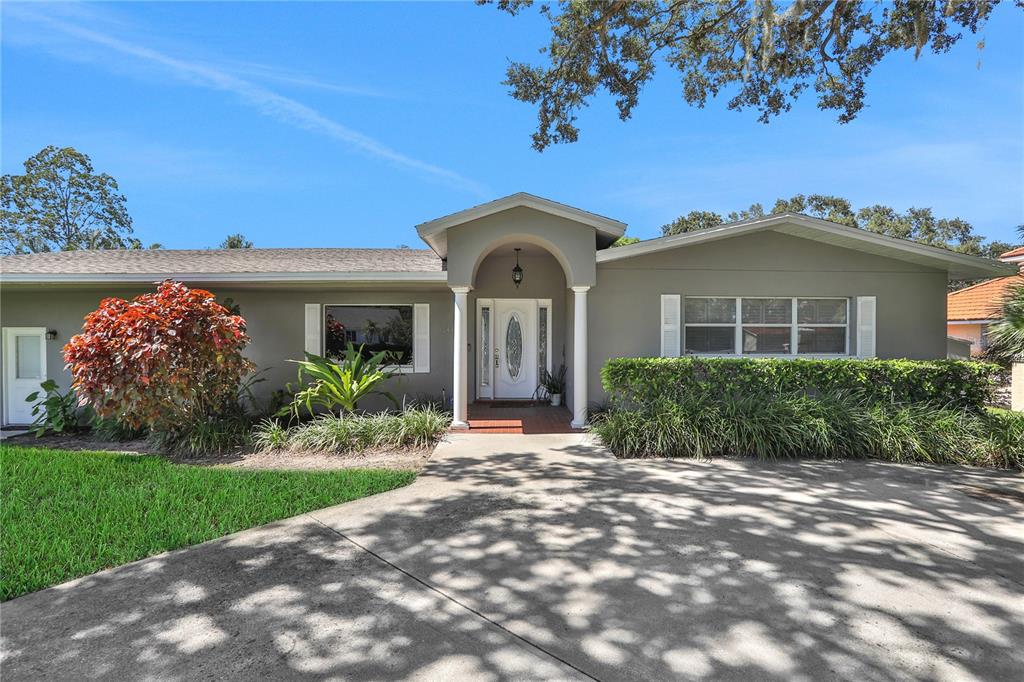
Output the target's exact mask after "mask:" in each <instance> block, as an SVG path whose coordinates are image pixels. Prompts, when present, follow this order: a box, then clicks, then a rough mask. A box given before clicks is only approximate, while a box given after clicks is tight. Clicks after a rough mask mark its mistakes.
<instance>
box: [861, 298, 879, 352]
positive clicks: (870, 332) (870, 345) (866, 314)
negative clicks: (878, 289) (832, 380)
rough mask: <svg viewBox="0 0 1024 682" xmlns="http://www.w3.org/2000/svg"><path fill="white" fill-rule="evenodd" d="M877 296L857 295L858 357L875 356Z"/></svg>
mask: <svg viewBox="0 0 1024 682" xmlns="http://www.w3.org/2000/svg"><path fill="white" fill-rule="evenodd" d="M875 318H876V315H875V297H874V296H858V297H857V357H859V358H873V357H875V354H876V353H875Z"/></svg>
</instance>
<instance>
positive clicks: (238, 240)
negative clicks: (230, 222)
mask: <svg viewBox="0 0 1024 682" xmlns="http://www.w3.org/2000/svg"><path fill="white" fill-rule="evenodd" d="M220 248H222V249H251V248H252V242H251V241H249V240H248V239H246V238H245V235H244V234H242V233H241V232H238V233H236V234H229V235H228V236H227V237H224V241H222V242H221V243H220Z"/></svg>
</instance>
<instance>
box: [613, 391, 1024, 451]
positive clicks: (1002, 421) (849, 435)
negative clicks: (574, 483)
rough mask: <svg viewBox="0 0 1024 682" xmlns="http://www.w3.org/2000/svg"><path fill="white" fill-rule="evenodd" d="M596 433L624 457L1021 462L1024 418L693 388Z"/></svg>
mask: <svg viewBox="0 0 1024 682" xmlns="http://www.w3.org/2000/svg"><path fill="white" fill-rule="evenodd" d="M593 428H594V430H595V431H596V432H597V434H598V435H600V437H601V439H602V440H603V441H604V443H605V445H607V446H608V447H609V448H610V449H611V450H612V451H613V452H614V453H615V454H616V455H618V456H620V457H707V456H735V455H739V456H751V457H758V458H764V459H775V458H782V457H868V458H874V459H882V460H887V461H893V462H931V463H937V464H942V463H956V464H973V465H987V466H1001V467H1016V468H1024V415H1021V414H1014V413H1009V412H985V411H982V412H977V411H973V410H967V409H961V408H949V407H941V406H936V405H934V404H928V403H917V404H904V405H901V404H893V403H884V402H871V401H869V400H866V399H865V398H864V397H863V396H859V395H857V394H854V393H833V394H823V395H819V396H809V395H807V394H803V393H798V394H790V395H782V396H773V395H753V394H744V395H736V394H729V395H725V396H719V397H718V398H717V399H711V398H710V397H708V396H707V395H706V394H704V395H701V394H696V395H693V396H689V397H685V398H683V399H681V400H678V401H673V400H667V399H659V400H654V401H650V402H648V403H645V404H642V405H638V406H634V407H631V408H625V409H624V408H615V409H611V410H609V411H608V412H605V413H603V414H602V415H601V416H600V418H599V419H597V420H596V422H595V423H594V426H593Z"/></svg>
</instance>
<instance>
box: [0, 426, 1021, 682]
mask: <svg viewBox="0 0 1024 682" xmlns="http://www.w3.org/2000/svg"><path fill="white" fill-rule="evenodd" d="M1022 562H1024V481H1022V478H1021V477H1020V476H1018V475H1013V474H1010V473H1005V472H991V471H981V470H969V469H958V468H950V467H942V468H939V467H934V468H932V467H908V466H897V465H887V464H880V463H867V462H847V463H829V462H802V463H779V464H764V463H758V462H752V461H721V460H719V461H713V462H692V461H617V460H615V459H613V458H611V457H610V456H609V455H608V454H607V453H605V452H604V451H603V450H601V449H600V448H597V447H594V446H592V445H590V444H589V442H588V441H587V436H585V435H582V434H567V435H547V436H499V435H490V436H480V435H472V434H466V435H455V436H452V438H451V441H450V442H446V443H444V444H442V445H441V446H440V447H439V448H438V451H437V453H436V454H435V458H434V459H433V460H432V461H431V463H430V464H429V465H428V466H427V468H426V470H425V471H424V472H423V475H422V476H421V477H420V478H419V479H418V480H417V482H416V483H414V484H413V485H412V486H409V487H408V488H404V489H402V490H398V491H393V492H391V493H386V494H383V495H379V496H377V497H373V498H367V499H364V500H359V501H356V502H353V503H350V504H346V505H342V506H338V507H333V508H329V509H324V510H321V511H319V512H316V513H314V514H308V515H305V516H301V517H297V518H294V519H290V520H287V521H283V522H280V523H275V524H271V525H269V526H265V527H262V528H257V529H253V530H250V531H245V532H242V533H238V534H236V535H233V536H229V537H227V538H224V539H222V540H217V541H213V542H209V543H206V544H203V545H199V546H196V547H193V548H189V549H185V550H181V551H177V552H172V553H169V554H164V555H161V556H157V557H153V558H150V559H146V560H143V561H139V562H136V563H134V564H130V565H128V566H124V567H121V568H118V569H114V570H111V571H106V572H103V573H100V574H97V575H94V576H90V577H87V578H83V579H81V580H78V581H75V582H73V583H68V584H67V585H63V586H60V587H57V588H53V589H50V590H46V591H43V592H39V593H36V594H33V595H28V596H26V597H22V598H20V599H17V600H14V601H12V602H9V603H7V604H4V605H3V607H2V611H3V613H2V617H3V621H2V627H3V651H4V655H5V660H4V662H3V676H4V680H5V682H6V681H7V680H15V679H28V678H42V677H46V678H82V677H84V678H97V677H105V678H111V679H114V678H117V679H125V678H130V679H162V680H173V679H195V678H242V677H245V678H249V679H260V678H303V677H310V678H314V677H315V678H327V677H329V678H335V679H400V678H401V679H404V678H419V679H445V680H446V681H448V682H452V681H454V680H461V679H474V680H486V679H502V678H504V679H510V678H518V679H575V678H583V679H586V678H588V677H591V678H598V679H602V680H612V679H615V680H621V679H635V680H655V679H680V678H691V677H693V678H704V677H708V678H721V679H772V678H774V679H786V680H819V679H834V678H842V679H857V680H876V679H897V678H898V679H908V678H916V679H930V680H931V679H956V680H965V679H1011V678H1019V676H1020V672H1021V670H1022V669H1024V647H1022V646H1021V643H1022V642H1024V564H1022Z"/></svg>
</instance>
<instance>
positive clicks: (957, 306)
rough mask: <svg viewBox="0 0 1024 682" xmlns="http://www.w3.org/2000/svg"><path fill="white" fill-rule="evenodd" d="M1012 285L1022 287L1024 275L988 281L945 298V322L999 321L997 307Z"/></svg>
mask: <svg viewBox="0 0 1024 682" xmlns="http://www.w3.org/2000/svg"><path fill="white" fill-rule="evenodd" d="M1014 284H1020V285H1024V275H1012V276H1010V277H1000V278H998V279H990V280H987V281H985V282H981V283H980V284H975V285H974V286H969V287H967V288H965V289H961V290H960V291H954V292H953V293H951V294H947V296H946V319H947V320H995V319H999V314H998V311H999V306H1000V304H1001V302H1002V300H1003V297H1004V296H1006V293H1007V291H1008V290H1009V288H1010V287H1011V286H1013V285H1014Z"/></svg>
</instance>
